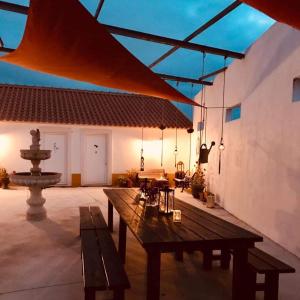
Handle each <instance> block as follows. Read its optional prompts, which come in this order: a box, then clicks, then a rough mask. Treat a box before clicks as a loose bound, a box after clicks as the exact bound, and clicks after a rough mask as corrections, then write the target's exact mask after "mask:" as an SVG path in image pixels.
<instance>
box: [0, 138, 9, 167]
mask: <svg viewBox="0 0 300 300" xmlns="http://www.w3.org/2000/svg"><path fill="white" fill-rule="evenodd" d="M9 149H10V138H9V136H8V135H5V134H0V163H1V160H2V159H3V158H4V157H5V156H6V155H7V154H8V153H9Z"/></svg>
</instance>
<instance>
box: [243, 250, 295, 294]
mask: <svg viewBox="0 0 300 300" xmlns="http://www.w3.org/2000/svg"><path fill="white" fill-rule="evenodd" d="M248 266H249V271H248V273H249V274H248V277H249V285H250V293H251V299H253V300H254V299H255V296H256V291H264V299H265V300H277V299H278V289H279V274H280V273H295V272H296V270H295V269H294V268H293V267H291V266H289V265H287V264H285V263H283V262H282V261H280V260H278V259H277V258H275V257H273V256H271V255H270V254H268V253H266V252H264V251H262V250H260V249H258V248H251V249H249V251H248ZM257 274H264V275H265V281H264V282H263V283H257Z"/></svg>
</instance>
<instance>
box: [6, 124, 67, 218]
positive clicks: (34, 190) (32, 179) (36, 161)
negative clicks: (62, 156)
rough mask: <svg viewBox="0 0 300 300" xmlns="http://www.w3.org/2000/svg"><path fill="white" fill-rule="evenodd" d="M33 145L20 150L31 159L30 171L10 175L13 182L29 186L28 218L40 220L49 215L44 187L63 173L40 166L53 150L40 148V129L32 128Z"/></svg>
mask: <svg viewBox="0 0 300 300" xmlns="http://www.w3.org/2000/svg"><path fill="white" fill-rule="evenodd" d="M30 134H31V136H32V145H31V146H30V149H25V150H20V152H21V157H22V158H23V159H26V160H30V161H31V163H32V168H31V169H30V172H19V173H14V174H11V175H10V180H11V182H12V183H14V184H16V185H21V186H28V187H29V191H30V197H29V198H28V199H27V204H28V205H29V208H28V210H27V214H26V216H27V220H32V221H39V220H43V219H45V218H46V217H47V212H46V209H45V207H44V203H45V202H46V199H45V198H43V196H42V189H44V188H46V187H49V186H51V185H54V184H56V183H58V182H59V181H60V177H61V174H60V173H54V172H42V170H41V168H40V167H39V165H40V162H41V160H46V159H49V158H50V156H51V150H40V131H39V129H37V130H31V131H30Z"/></svg>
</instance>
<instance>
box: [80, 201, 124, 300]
mask: <svg viewBox="0 0 300 300" xmlns="http://www.w3.org/2000/svg"><path fill="white" fill-rule="evenodd" d="M79 212H80V236H81V259H82V275H83V282H84V294H85V300H95V299H96V298H95V297H96V291H104V290H112V291H113V292H114V299H115V300H122V299H124V291H125V289H128V288H130V284H129V280H128V277H127V275H126V273H125V270H124V268H123V265H122V262H121V259H120V256H119V254H118V252H117V249H116V247H115V244H114V241H113V239H112V237H111V235H110V233H109V230H108V227H107V225H106V222H105V220H104V217H103V215H102V213H101V210H100V208H99V207H93V206H91V207H80V208H79Z"/></svg>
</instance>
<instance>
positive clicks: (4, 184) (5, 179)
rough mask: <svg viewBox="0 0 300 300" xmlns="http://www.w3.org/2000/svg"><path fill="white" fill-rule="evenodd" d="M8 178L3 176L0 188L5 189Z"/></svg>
mask: <svg viewBox="0 0 300 300" xmlns="http://www.w3.org/2000/svg"><path fill="white" fill-rule="evenodd" d="M9 182H10V181H9V178H3V179H2V189H4V190H7V189H8V185H9Z"/></svg>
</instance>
